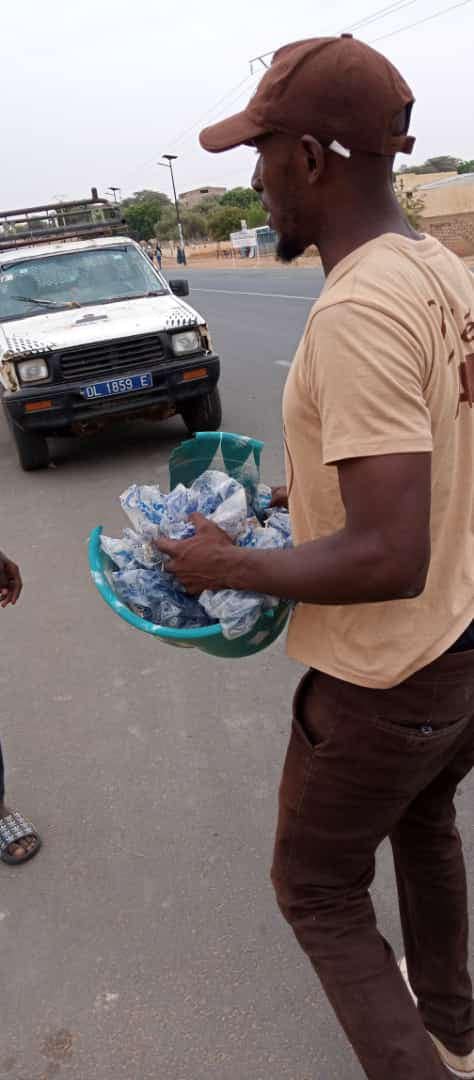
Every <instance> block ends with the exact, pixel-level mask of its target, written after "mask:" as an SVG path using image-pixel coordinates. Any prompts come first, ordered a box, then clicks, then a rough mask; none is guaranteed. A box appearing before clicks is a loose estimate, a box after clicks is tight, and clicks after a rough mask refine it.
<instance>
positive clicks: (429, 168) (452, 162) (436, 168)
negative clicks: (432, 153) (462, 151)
mask: <svg viewBox="0 0 474 1080" xmlns="http://www.w3.org/2000/svg"><path fill="white" fill-rule="evenodd" d="M460 164H461V159H460V158H457V157H449V156H448V155H446V154H444V155H442V156H441V157H431V158H428V159H427V160H426V161H425V164H424V166H423V169H424V170H425V171H426V172H456V170H457V167H458V165H460Z"/></svg>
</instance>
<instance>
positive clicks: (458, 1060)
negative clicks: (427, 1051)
mask: <svg viewBox="0 0 474 1080" xmlns="http://www.w3.org/2000/svg"><path fill="white" fill-rule="evenodd" d="M428 1035H429V1036H430V1039H432V1040H433V1042H434V1044H435V1046H436V1049H437V1051H438V1054H439V1056H440V1058H441V1061H442V1062H443V1065H446V1068H447V1070H448V1072H449V1073H451V1076H461V1077H464V1080H472V1077H474V1050H473V1051H472V1052H471V1053H470V1054H467V1055H466V1056H461V1055H459V1054H452V1053H451V1051H450V1050H448V1048H447V1046H445V1045H444V1043H442V1042H441V1041H440V1039H437V1038H436V1035H432V1033H431V1031H429V1032H428Z"/></svg>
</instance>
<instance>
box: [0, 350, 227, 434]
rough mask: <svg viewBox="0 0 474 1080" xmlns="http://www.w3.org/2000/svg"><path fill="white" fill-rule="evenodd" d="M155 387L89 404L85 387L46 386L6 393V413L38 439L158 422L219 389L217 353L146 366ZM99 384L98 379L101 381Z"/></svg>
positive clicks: (102, 398) (75, 385) (10, 418)
mask: <svg viewBox="0 0 474 1080" xmlns="http://www.w3.org/2000/svg"><path fill="white" fill-rule="evenodd" d="M147 373H150V374H151V375H152V377H153V386H152V387H150V388H149V389H146V390H135V391H132V392H131V393H128V392H127V393H120V394H113V395H111V396H107V397H101V398H95V399H92V400H90V399H86V398H85V397H84V396H83V395H82V394H81V386H84V382H81V383H74V384H68V385H65V384H64V383H59V382H58V383H52V382H51V383H48V382H45V383H43V385H42V386H38V385H37V386H31V387H27V386H22V387H21V389H20V390H17V391H5V392H4V394H3V407H4V409H5V412H6V415H7V420H8V422H9V423H10V424H11V425H12V426H16V427H19V428H21V430H22V431H25V432H28V431H30V432H36V433H37V434H38V435H40V434H41V435H61V434H67V433H69V432H71V431H86V430H87V428H88V427H91V428H94V427H97V426H98V424H100V423H104V422H108V421H110V420H113V419H115V418H117V419H120V418H126V417H127V418H128V417H130V418H137V419H138V418H140V417H146V416H147V415H150V416H155V417H157V418H159V416H160V414H161V415H162V416H163V417H166V416H171V415H173V413H174V412H179V411H180V406H181V405H182V404H183V403H184V402H185V401H189V400H190V399H191V398H193V397H200V396H202V395H203V394H206V393H208V392H209V391H210V390H212V389H213V387H214V386H216V384H217V382H218V379H219V375H220V360H219V357H218V356H217V355H216V353H204V354H202V355H199V356H192V357H189V358H187V359H180V360H177V361H171V362H169V363H166V364H163V363H160V364H159V365H155V366H147V367H146V369H144V371H143V374H147ZM137 374H138V375H139V374H142V373H141V372H139V371H138V372H137V369H136V368H133V371H130V372H126V371H125V372H123V371H121V372H120V375H117V376H114V375H113V374H110V375H109V374H107V376H102V381H103V380H104V379H107V381H109V382H111V381H113V380H114V379H124V378H127V376H128V375H137ZM96 381H97V382H99V381H100V380H99V378H97V380H96Z"/></svg>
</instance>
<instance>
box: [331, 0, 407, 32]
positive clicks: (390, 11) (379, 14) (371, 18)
mask: <svg viewBox="0 0 474 1080" xmlns="http://www.w3.org/2000/svg"><path fill="white" fill-rule="evenodd" d="M416 3H418V0H400V2H399V3H392V4H388V6H387V7H386V8H381V9H380V11H375V12H372V15H366V16H365V18H364V19H359V21H358V22H355V23H352V25H351V26H345V27H344V30H343V31H342V33H343V34H344V33H348V32H349V31H352V30H360V29H361V27H363V26H368V25H369V23H373V22H378V21H379V19H385V18H386V16H387V15H394V14H395V12H397V11H400V9H401V8H405V7H411V6H412V4H416Z"/></svg>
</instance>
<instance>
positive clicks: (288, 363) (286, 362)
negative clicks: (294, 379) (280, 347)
mask: <svg viewBox="0 0 474 1080" xmlns="http://www.w3.org/2000/svg"><path fill="white" fill-rule="evenodd" d="M275 367H291V360H275Z"/></svg>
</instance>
